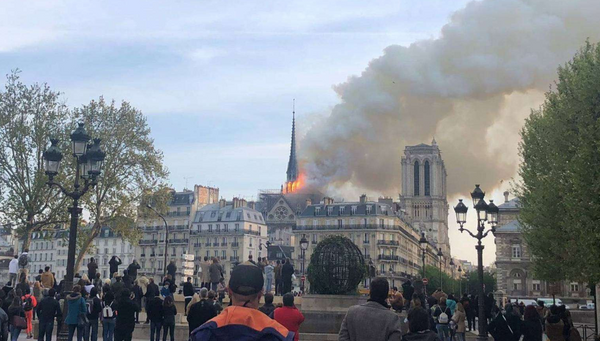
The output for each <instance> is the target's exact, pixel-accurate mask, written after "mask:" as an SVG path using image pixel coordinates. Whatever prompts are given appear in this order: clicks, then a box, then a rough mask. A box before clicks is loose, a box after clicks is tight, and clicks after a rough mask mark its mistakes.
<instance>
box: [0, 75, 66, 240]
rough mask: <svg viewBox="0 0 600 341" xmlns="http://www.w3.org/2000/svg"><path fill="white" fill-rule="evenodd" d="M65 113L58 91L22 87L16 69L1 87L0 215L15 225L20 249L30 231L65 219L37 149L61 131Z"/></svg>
mask: <svg viewBox="0 0 600 341" xmlns="http://www.w3.org/2000/svg"><path fill="white" fill-rule="evenodd" d="M68 117H69V111H68V109H67V108H66V107H65V105H64V104H63V103H62V102H61V100H60V94H59V93H58V92H55V91H52V90H51V89H50V87H49V86H48V85H47V84H38V83H35V84H33V85H30V86H27V85H25V84H23V83H22V82H21V81H20V79H19V71H14V72H12V73H11V74H9V75H8V76H7V82H6V84H5V88H4V91H0V214H1V215H2V217H1V218H2V219H3V220H5V222H4V223H12V224H14V225H16V227H17V235H18V236H19V237H20V238H22V240H23V248H28V247H29V243H30V241H31V233H32V232H34V231H41V230H44V229H49V228H53V227H54V226H56V225H57V224H61V223H64V222H65V221H66V219H67V217H66V199H65V198H64V196H63V195H62V193H60V191H59V190H57V189H56V188H54V189H51V188H49V187H48V186H47V185H46V181H47V177H46V175H45V174H44V169H43V159H42V154H43V152H44V151H45V150H46V148H47V147H48V145H49V143H50V138H51V137H58V136H61V135H63V133H64V130H63V125H64V122H66V121H68ZM65 147H66V146H65ZM60 179H61V177H57V180H60Z"/></svg>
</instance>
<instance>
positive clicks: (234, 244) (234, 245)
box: [231, 242, 240, 247]
mask: <svg viewBox="0 0 600 341" xmlns="http://www.w3.org/2000/svg"><path fill="white" fill-rule="evenodd" d="M238 246H240V243H238V242H233V243H231V247H238Z"/></svg>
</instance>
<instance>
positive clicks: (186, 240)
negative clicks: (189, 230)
mask: <svg viewBox="0 0 600 341" xmlns="http://www.w3.org/2000/svg"><path fill="white" fill-rule="evenodd" d="M189 241H190V240H189V239H169V244H187V243H188V242H189Z"/></svg>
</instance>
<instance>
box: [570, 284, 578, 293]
mask: <svg viewBox="0 0 600 341" xmlns="http://www.w3.org/2000/svg"><path fill="white" fill-rule="evenodd" d="M571 291H572V292H578V291H579V283H571Z"/></svg>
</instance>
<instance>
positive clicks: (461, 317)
mask: <svg viewBox="0 0 600 341" xmlns="http://www.w3.org/2000/svg"><path fill="white" fill-rule="evenodd" d="M466 318H467V315H466V313H465V308H464V307H463V305H462V303H460V302H459V303H456V310H455V311H454V315H453V316H452V321H454V323H455V324H456V339H457V340H458V341H465V340H466V338H465V332H466V327H465V320H466Z"/></svg>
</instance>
